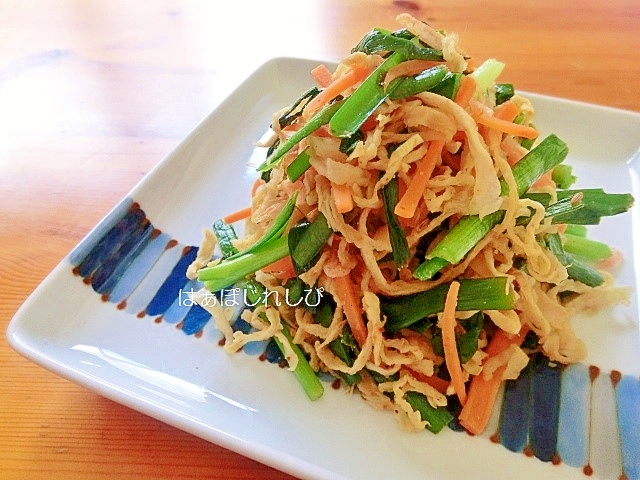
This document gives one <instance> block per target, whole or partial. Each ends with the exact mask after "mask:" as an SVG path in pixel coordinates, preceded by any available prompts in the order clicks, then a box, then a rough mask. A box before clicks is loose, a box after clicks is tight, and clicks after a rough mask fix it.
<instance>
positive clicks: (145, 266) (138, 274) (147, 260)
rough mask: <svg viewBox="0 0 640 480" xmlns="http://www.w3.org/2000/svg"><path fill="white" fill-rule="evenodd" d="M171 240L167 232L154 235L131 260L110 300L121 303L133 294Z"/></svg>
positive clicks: (114, 288) (110, 295)
mask: <svg viewBox="0 0 640 480" xmlns="http://www.w3.org/2000/svg"><path fill="white" fill-rule="evenodd" d="M170 240H171V237H169V235H167V234H166V233H159V234H157V236H155V237H153V236H152V238H151V240H150V241H149V242H148V243H147V244H146V245H145V247H144V249H143V250H142V251H141V252H139V253H138V256H137V257H136V258H135V259H134V260H133V261H132V262H131V264H130V265H129V266H128V268H127V269H126V271H125V272H124V273H123V274H122V276H121V277H120V279H119V280H118V282H117V284H116V285H115V286H114V287H113V290H112V291H111V293H110V294H109V301H111V302H114V303H120V302H121V301H122V300H124V299H125V298H127V297H128V296H129V295H131V292H133V290H134V289H135V288H136V287H137V286H138V285H139V284H140V282H142V279H143V278H144V277H145V276H146V275H147V274H148V273H149V270H151V268H152V267H153V265H154V264H155V263H156V261H157V260H158V258H160V256H161V255H162V253H163V252H164V251H165V250H166V249H167V244H168V243H169V241H170Z"/></svg>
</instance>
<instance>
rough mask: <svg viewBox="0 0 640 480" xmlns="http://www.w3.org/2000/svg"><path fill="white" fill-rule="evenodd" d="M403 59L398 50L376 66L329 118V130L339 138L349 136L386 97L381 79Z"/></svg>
mask: <svg viewBox="0 0 640 480" xmlns="http://www.w3.org/2000/svg"><path fill="white" fill-rule="evenodd" d="M404 60H405V57H404V56H403V55H402V54H401V53H398V52H395V53H393V54H392V55H391V56H390V57H388V58H387V59H386V60H385V61H384V62H382V64H380V65H379V66H378V68H376V69H375V70H374V71H373V72H371V73H370V74H369V76H368V77H367V78H365V79H364V81H363V82H362V83H361V84H360V86H359V87H358V88H357V89H356V90H355V91H354V92H353V93H352V94H351V96H350V97H348V98H347V99H346V100H345V102H344V103H343V104H342V106H341V107H340V109H339V110H338V111H337V112H335V115H333V116H332V117H331V119H330V120H329V130H330V132H331V134H332V135H334V136H335V137H339V138H344V137H350V136H351V135H353V134H354V133H356V132H357V131H358V130H359V129H360V127H361V126H362V124H363V123H364V122H365V121H366V120H367V118H369V117H370V116H371V114H372V113H373V112H374V111H375V109H376V108H378V107H379V106H380V105H381V104H382V103H383V102H384V101H385V100H386V98H387V94H386V93H385V91H384V88H383V87H382V80H383V79H384V76H385V75H386V74H387V72H388V71H389V70H390V69H391V68H392V67H395V66H396V65H398V64H400V63H401V62H403V61H404Z"/></svg>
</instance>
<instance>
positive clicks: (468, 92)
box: [453, 75, 477, 107]
mask: <svg viewBox="0 0 640 480" xmlns="http://www.w3.org/2000/svg"><path fill="white" fill-rule="evenodd" d="M476 85H477V83H476V79H475V78H473V77H471V76H469V75H465V76H463V77H462V81H461V82H460V88H458V93H456V97H455V98H454V99H453V101H454V102H456V103H457V104H458V105H460V106H461V107H466V106H467V104H468V103H469V100H471V98H472V97H473V94H474V93H475V92H476Z"/></svg>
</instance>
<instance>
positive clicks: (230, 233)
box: [212, 220, 238, 258]
mask: <svg viewBox="0 0 640 480" xmlns="http://www.w3.org/2000/svg"><path fill="white" fill-rule="evenodd" d="M212 229H213V233H214V234H215V236H216V239H217V240H218V246H219V247H220V251H221V252H222V258H228V257H231V256H233V255H235V254H236V253H238V249H237V248H236V247H235V245H234V244H233V241H234V240H236V239H237V238H238V236H237V235H236V231H235V230H234V229H233V226H232V225H229V224H228V223H225V222H224V221H223V220H216V221H215V222H213V227H212Z"/></svg>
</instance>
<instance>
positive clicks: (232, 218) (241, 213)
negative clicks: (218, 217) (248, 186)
mask: <svg viewBox="0 0 640 480" xmlns="http://www.w3.org/2000/svg"><path fill="white" fill-rule="evenodd" d="M251 211H252V208H251V207H246V208H242V209H240V210H237V211H235V212H233V213H230V214H228V215H226V216H224V217H222V221H223V222H224V223H234V222H238V221H240V220H244V219H245V218H249V216H250V215H251Z"/></svg>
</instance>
